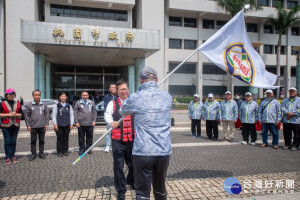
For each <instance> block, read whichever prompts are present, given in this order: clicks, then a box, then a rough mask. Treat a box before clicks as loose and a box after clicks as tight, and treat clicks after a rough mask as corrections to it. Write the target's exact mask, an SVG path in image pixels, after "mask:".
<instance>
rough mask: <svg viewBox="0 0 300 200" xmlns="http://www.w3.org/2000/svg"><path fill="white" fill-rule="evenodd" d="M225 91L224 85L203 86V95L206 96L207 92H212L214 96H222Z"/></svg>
mask: <svg viewBox="0 0 300 200" xmlns="http://www.w3.org/2000/svg"><path fill="white" fill-rule="evenodd" d="M226 91H227V87H226V86H215V85H214V86H203V96H204V97H207V96H208V94H209V93H213V94H214V96H215V97H223V96H224V93H225V92H226Z"/></svg>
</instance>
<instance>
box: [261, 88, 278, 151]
mask: <svg viewBox="0 0 300 200" xmlns="http://www.w3.org/2000/svg"><path fill="white" fill-rule="evenodd" d="M266 95H267V98H265V99H264V100H263V101H262V102H261V103H260V105H259V122H260V123H261V124H262V125H263V127H262V132H261V133H262V134H261V135H262V138H263V144H262V145H260V147H266V146H268V130H271V132H272V134H273V141H272V144H273V148H274V149H278V138H279V134H278V128H277V125H278V124H279V123H280V121H281V108H280V103H279V101H278V100H276V99H274V98H273V91H272V90H267V91H266Z"/></svg>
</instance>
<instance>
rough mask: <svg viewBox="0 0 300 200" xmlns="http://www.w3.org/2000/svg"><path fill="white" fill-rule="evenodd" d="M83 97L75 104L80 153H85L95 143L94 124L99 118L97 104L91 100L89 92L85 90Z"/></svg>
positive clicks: (90, 152)
mask: <svg viewBox="0 0 300 200" xmlns="http://www.w3.org/2000/svg"><path fill="white" fill-rule="evenodd" d="M81 98H82V99H81V100H79V101H77V102H76V104H75V106H74V121H75V124H76V127H77V128H78V142H79V155H81V154H83V153H84V152H85V151H86V150H88V149H89V148H90V147H91V146H92V144H93V133H94V126H95V125H96V118H97V111H96V106H95V103H94V102H93V101H91V100H89V93H88V92H87V91H83V92H82V93H81ZM85 139H86V142H85ZM89 154H92V151H89Z"/></svg>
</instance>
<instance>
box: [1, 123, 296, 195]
mask: <svg viewBox="0 0 300 200" xmlns="http://www.w3.org/2000/svg"><path fill="white" fill-rule="evenodd" d="M188 130H189V128H184V127H182V128H177V129H176V128H173V131H172V133H171V135H172V144H173V154H172V156H171V161H170V167H169V170H168V176H167V186H168V187H167V189H168V194H169V196H168V197H169V199H233V198H248V199H252V197H254V196H255V198H256V199H270V198H271V197H272V196H271V197H270V195H268V193H267V192H268V190H267V191H266V192H265V193H263V192H260V193H257V191H255V190H249V193H247V194H246V193H244V191H243V192H242V193H241V194H240V195H230V194H227V193H225V191H224V189H223V187H222V185H223V183H224V180H225V179H226V178H228V177H232V176H234V177H236V178H238V179H239V180H240V181H241V182H242V181H244V180H251V181H254V180H255V179H262V180H281V179H282V180H287V179H293V180H294V181H295V187H294V192H295V193H296V194H294V195H293V194H289V195H290V196H289V198H288V199H297V198H298V197H299V196H300V195H297V194H300V193H299V192H300V159H299V156H300V151H296V152H291V151H286V150H282V149H278V150H274V149H272V148H270V147H269V148H263V149H262V148H259V147H258V146H255V147H253V146H250V145H241V144H238V141H240V140H241V135H240V134H239V132H240V131H237V133H236V137H235V141H236V143H232V144H230V143H228V142H220V141H218V142H213V141H210V140H205V139H196V138H191V137H190V132H187V131H188ZM103 132H105V130H104V129H99V130H98V132H97V134H95V138H94V141H95V140H96V139H97V138H98V137H100V136H101V133H103ZM202 132H203V133H205V132H204V127H202ZM51 134H52V136H51ZM20 135H22V137H21V138H19V139H18V145H17V151H25V150H26V151H29V149H30V148H29V134H28V133H26V132H22V133H21V134H20ZM49 135H50V136H49ZM49 135H48V137H47V138H46V149H48V150H53V149H55V140H56V137H55V136H54V133H51V132H50V133H49ZM280 135H281V141H282V133H281V134H280ZM219 138H222V131H221V129H220V136H219ZM258 139H261V136H258ZM270 139H271V138H270ZM257 145H258V144H257ZM281 145H283V144H282V143H281ZM70 146H72V147H77V135H76V131H74V133H73V134H71V136H70ZM99 146H100V147H103V146H104V141H101V143H100V145H99ZM2 152H3V139H1V138H0V154H1V153H2ZM2 154H3V153H2ZM76 158H78V154H77V153H75V152H73V153H71V154H70V156H68V157H63V158H58V157H57V156H56V155H55V154H52V153H51V154H48V155H47V159H46V160H41V159H38V158H37V159H36V160H35V161H33V162H29V161H28V159H29V157H28V156H20V163H18V164H11V165H9V166H5V165H2V164H0V198H2V199H116V196H115V194H116V192H115V190H114V187H113V171H112V154H111V152H110V153H108V154H107V153H104V151H103V148H102V149H101V150H99V149H98V150H97V151H94V154H92V155H86V156H85V157H84V158H83V159H82V160H81V161H80V162H79V163H77V164H76V165H75V166H72V163H73V162H74V161H75V160H76ZM261 191H263V190H261ZM272 192H273V191H272ZM134 195H135V193H134V191H132V190H129V191H128V193H127V196H126V197H127V198H126V199H132V198H134ZM278 196H279V197H278V198H280V195H278ZM286 196H287V194H285V198H286ZM298 199H300V198H298Z"/></svg>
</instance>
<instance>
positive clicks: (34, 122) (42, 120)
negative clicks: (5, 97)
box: [25, 90, 49, 161]
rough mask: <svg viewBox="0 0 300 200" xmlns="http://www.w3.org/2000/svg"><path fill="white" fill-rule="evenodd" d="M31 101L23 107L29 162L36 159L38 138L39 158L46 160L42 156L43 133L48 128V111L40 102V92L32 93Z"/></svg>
mask: <svg viewBox="0 0 300 200" xmlns="http://www.w3.org/2000/svg"><path fill="white" fill-rule="evenodd" d="M32 97H33V101H32V102H30V103H28V104H26V106H25V108H26V109H25V110H26V111H25V113H26V114H25V122H26V126H27V130H28V131H30V136H31V153H32V154H31V157H30V159H29V160H30V161H33V160H34V159H35V158H36V141H37V137H39V157H40V158H41V159H46V156H45V155H44V145H45V133H46V130H48V126H49V110H48V107H47V105H46V104H43V102H42V101H41V91H40V90H34V91H33V92H32Z"/></svg>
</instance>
